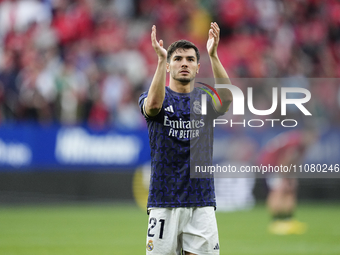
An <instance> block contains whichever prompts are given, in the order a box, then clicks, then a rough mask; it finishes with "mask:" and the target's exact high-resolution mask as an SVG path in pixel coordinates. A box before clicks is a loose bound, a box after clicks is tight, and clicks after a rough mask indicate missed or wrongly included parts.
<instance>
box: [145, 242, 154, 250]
mask: <svg viewBox="0 0 340 255" xmlns="http://www.w3.org/2000/svg"><path fill="white" fill-rule="evenodd" d="M146 249H147V250H148V251H152V250H153V241H152V240H149V242H148V244H147V245H146Z"/></svg>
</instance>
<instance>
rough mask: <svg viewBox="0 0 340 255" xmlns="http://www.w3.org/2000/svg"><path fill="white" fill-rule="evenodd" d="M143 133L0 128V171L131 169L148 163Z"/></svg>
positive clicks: (78, 127) (64, 127)
mask: <svg viewBox="0 0 340 255" xmlns="http://www.w3.org/2000/svg"><path fill="white" fill-rule="evenodd" d="M147 137H148V136H147V130H145V129H141V130H129V131H126V130H119V129H108V130H101V131H96V130H91V129H89V128H88V127H82V126H75V127H67V126H60V125H52V126H49V127H42V126H39V125H34V124H31V125H29V124H20V125H19V124H16V125H15V124H13V125H10V124H8V125H2V126H0V166H1V168H0V169H1V170H0V171H7V170H9V171H12V172H13V171H34V170H39V171H49V170H51V169H53V170H54V171H56V170H60V171H62V170H64V169H65V168H67V169H69V170H71V169H78V170H81V169H82V168H83V169H84V166H85V169H86V170H89V169H97V170H98V169H100V168H103V169H107V168H109V169H110V170H113V171H114V170H118V169H124V168H125V169H133V168H136V167H137V166H139V165H141V164H143V163H145V162H146V161H148V160H149V157H150V156H149V154H150V149H149V143H148V139H147Z"/></svg>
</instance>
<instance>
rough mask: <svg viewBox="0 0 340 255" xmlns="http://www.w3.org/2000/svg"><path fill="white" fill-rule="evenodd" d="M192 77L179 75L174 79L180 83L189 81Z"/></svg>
mask: <svg viewBox="0 0 340 255" xmlns="http://www.w3.org/2000/svg"><path fill="white" fill-rule="evenodd" d="M193 79H194V78H189V77H188V78H186V77H180V78H177V79H176V80H177V81H179V82H180V83H189V82H191V81H192V80H193Z"/></svg>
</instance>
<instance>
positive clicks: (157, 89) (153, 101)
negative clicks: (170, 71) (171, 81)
mask: <svg viewBox="0 0 340 255" xmlns="http://www.w3.org/2000/svg"><path fill="white" fill-rule="evenodd" d="M165 79H166V59H159V60H158V64H157V69H156V72H155V75H154V77H153V79H152V82H151V85H150V88H149V92H148V97H147V102H146V105H145V110H146V113H147V114H148V115H149V116H155V115H156V114H158V113H159V111H160V109H161V108H162V104H163V101H164V97H165Z"/></svg>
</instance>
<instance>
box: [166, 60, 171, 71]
mask: <svg viewBox="0 0 340 255" xmlns="http://www.w3.org/2000/svg"><path fill="white" fill-rule="evenodd" d="M166 72H167V73H169V72H170V65H169V63H168V62H166Z"/></svg>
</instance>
